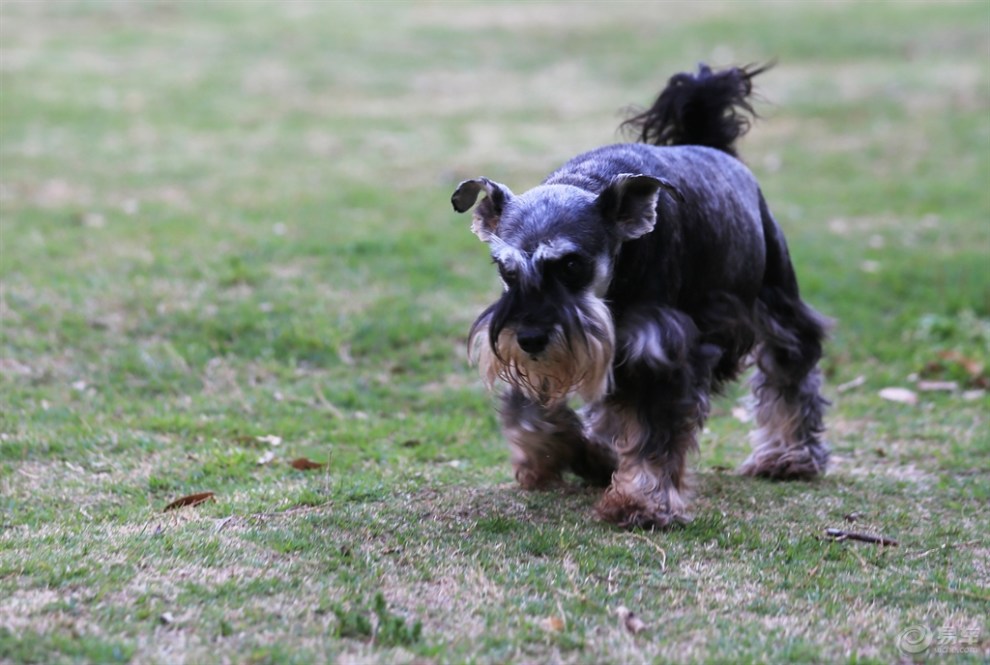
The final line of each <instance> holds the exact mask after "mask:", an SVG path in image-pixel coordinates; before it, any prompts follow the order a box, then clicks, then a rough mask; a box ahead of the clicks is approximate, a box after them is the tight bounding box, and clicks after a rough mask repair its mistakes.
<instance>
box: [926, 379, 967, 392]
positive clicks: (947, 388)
mask: <svg viewBox="0 0 990 665" xmlns="http://www.w3.org/2000/svg"><path fill="white" fill-rule="evenodd" d="M915 387H916V388H917V389H918V390H920V391H921V392H923V393H924V392H949V393H954V392H955V391H957V390H959V384H958V383H956V382H955V381H918V383H917V384H915Z"/></svg>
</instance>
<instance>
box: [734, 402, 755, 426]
mask: <svg viewBox="0 0 990 665" xmlns="http://www.w3.org/2000/svg"><path fill="white" fill-rule="evenodd" d="M732 417H733V418H735V419H736V420H738V421H739V422H741V423H748V422H749V421H751V420H752V419H753V414H751V413H750V412H749V409H745V408H743V407H741V406H734V407H732Z"/></svg>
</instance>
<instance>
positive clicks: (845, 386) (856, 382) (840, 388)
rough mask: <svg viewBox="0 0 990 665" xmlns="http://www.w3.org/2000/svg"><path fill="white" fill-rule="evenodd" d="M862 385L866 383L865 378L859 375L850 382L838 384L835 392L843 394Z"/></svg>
mask: <svg viewBox="0 0 990 665" xmlns="http://www.w3.org/2000/svg"><path fill="white" fill-rule="evenodd" d="M864 383H866V377H865V376H863V375H862V374H860V375H859V376H857V377H856V378H855V379H853V380H852V381H846V382H845V383H840V384H839V385H837V386H836V387H835V392H838V393H844V392H848V391H850V390H855V389H856V388H859V387H860V386H861V385H863V384H864Z"/></svg>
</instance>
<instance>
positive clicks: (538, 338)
mask: <svg viewBox="0 0 990 665" xmlns="http://www.w3.org/2000/svg"><path fill="white" fill-rule="evenodd" d="M516 342H517V343H518V344H519V348H520V349H522V350H523V351H525V352H526V353H530V354H537V353H539V352H540V351H542V350H543V349H545V348H547V344H549V343H550V334H549V333H548V332H547V331H545V330H534V329H527V330H520V331H518V332H516Z"/></svg>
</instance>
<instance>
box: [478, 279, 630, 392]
mask: <svg viewBox="0 0 990 665" xmlns="http://www.w3.org/2000/svg"><path fill="white" fill-rule="evenodd" d="M574 306H575V308H576V309H575V314H576V317H575V321H576V325H577V326H578V328H579V329H577V330H567V331H565V330H563V329H560V327H559V326H558V328H555V329H554V331H553V332H552V333H551V338H550V343H549V344H548V345H547V348H546V349H544V350H543V351H542V352H540V353H539V354H538V355H535V356H533V355H531V354H529V353H527V352H525V351H523V350H522V349H521V348H520V347H519V344H518V343H517V342H516V334H515V331H514V330H513V329H511V328H508V327H507V328H504V329H503V330H501V331H500V332H499V334H498V337H497V338H496V339H494V340H492V339H491V335H490V332H489V327H490V325H491V322H492V315H493V312H492V310H489V311H487V312H486V313H485V314H483V315H482V316H481V317H480V318H479V319H478V320H477V321H476V322H475V323H474V325H473V326H472V327H471V332H470V335H469V337H468V348H469V352H470V357H471V361H472V362H474V363H477V365H478V368H479V370H480V372H481V376H482V378H484V380H485V382H486V383H487V384H488V387H489V388H492V387H493V386H494V385H495V382H496V381H503V382H505V383H507V384H509V385H510V386H513V387H515V388H518V389H519V390H521V391H522V392H523V393H524V394H525V395H527V396H528V397H529V398H530V399H532V400H533V401H535V402H537V403H539V404H541V405H544V406H551V405H554V404H557V403H560V402H562V401H564V400H566V399H567V398H568V397H569V396H571V395H574V394H576V395H578V396H580V397H581V399H583V400H584V401H586V402H592V401H595V400H597V399H600V398H601V397H603V396H604V395H605V394H606V393H607V392H608V389H609V384H610V383H611V380H612V360H613V355H614V351H615V328H614V325H613V323H612V315H611V313H610V312H609V310H608V307H607V306H606V305H605V303H604V302H603V301H602V300H601V299H600V298H596V297H594V296H591V295H588V296H585V297H584V298H582V299H580V300H578V301H577V303H576V304H575V305H574Z"/></svg>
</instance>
